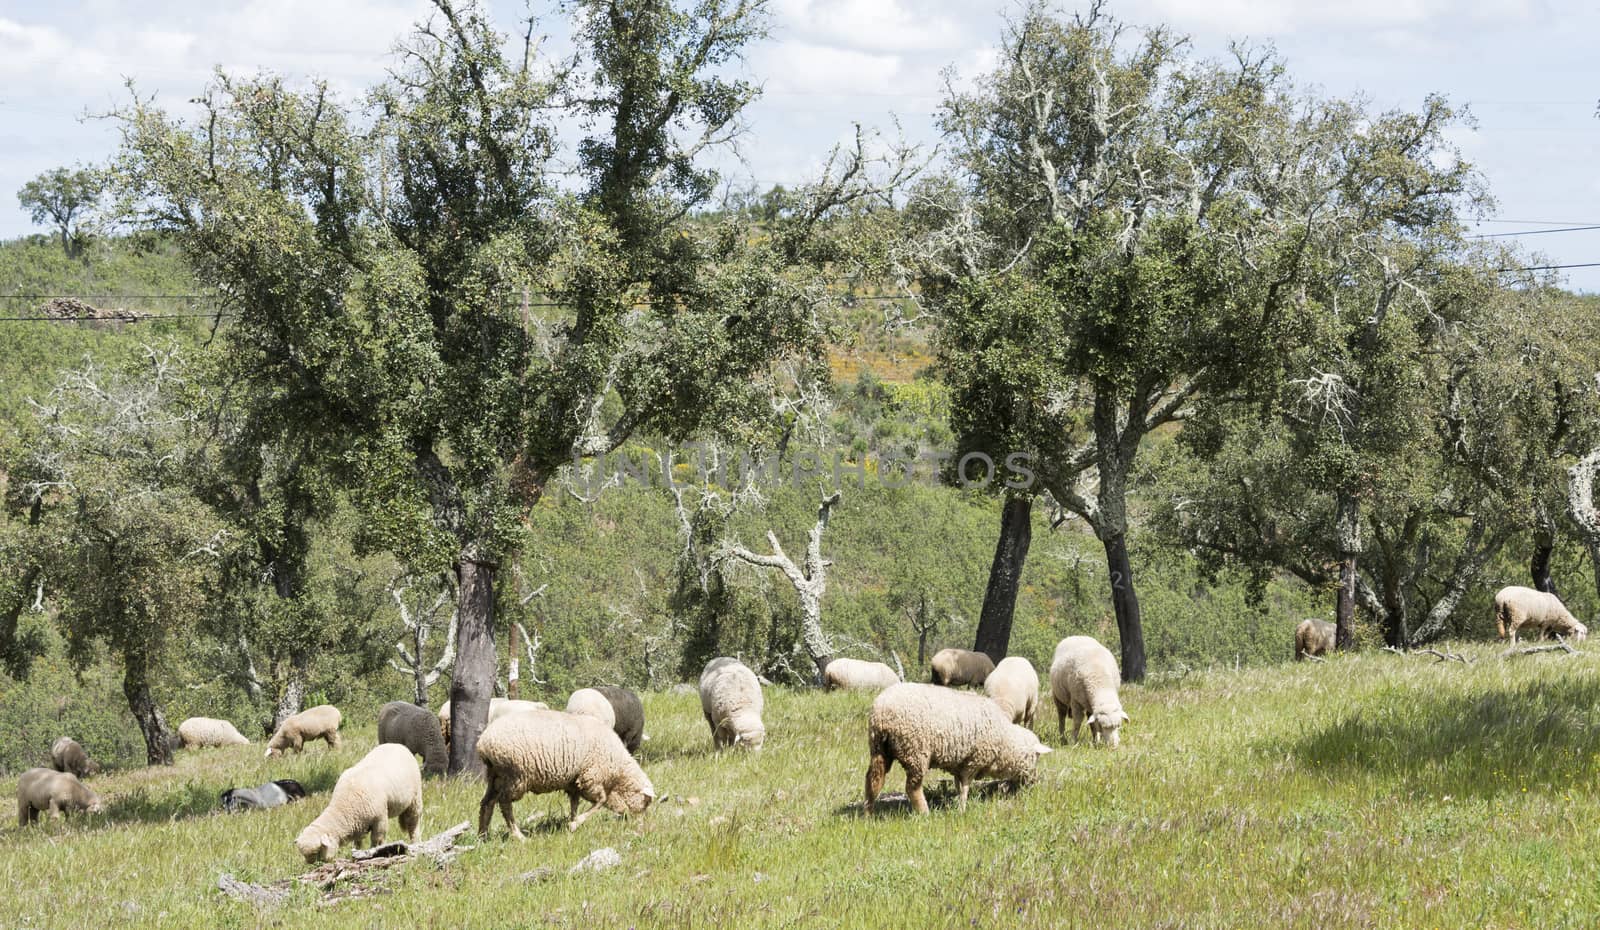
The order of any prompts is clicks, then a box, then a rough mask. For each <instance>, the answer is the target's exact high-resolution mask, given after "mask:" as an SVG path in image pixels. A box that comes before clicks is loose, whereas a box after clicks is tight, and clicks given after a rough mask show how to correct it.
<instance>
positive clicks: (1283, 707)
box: [0, 645, 1600, 930]
mask: <svg viewBox="0 0 1600 930" xmlns="http://www.w3.org/2000/svg"><path fill="white" fill-rule="evenodd" d="M1452 649H1453V650H1454V651H1459V652H1463V653H1465V654H1466V655H1468V656H1469V657H1471V658H1473V659H1474V660H1475V661H1474V662H1473V663H1472V664H1470V665H1463V664H1460V663H1456V662H1450V663H1435V662H1433V661H1432V660H1431V659H1430V658H1428V657H1416V656H1395V655H1388V654H1381V653H1376V654H1367V655H1363V656H1359V657H1349V658H1345V657H1339V658H1335V659H1333V660H1332V661H1329V662H1327V663H1326V664H1322V665H1316V664H1312V663H1306V664H1303V665H1284V666H1281V667H1278V668H1272V669H1264V670H1259V669H1258V670H1246V671H1242V672H1214V673H1205V674H1193V675H1189V676H1186V677H1185V678H1183V679H1182V680H1179V681H1169V682H1162V683H1157V684H1152V685H1149V686H1146V687H1141V688H1128V689H1126V694H1125V698H1124V703H1125V704H1126V706H1127V707H1128V709H1129V712H1130V713H1131V714H1132V718H1133V719H1132V721H1131V722H1130V724H1129V725H1128V728H1127V730H1126V731H1125V737H1124V743H1123V748H1122V749H1121V750H1119V751H1116V752H1108V751H1104V750H1095V749H1090V748H1088V747H1086V746H1084V747H1065V748H1063V749H1062V750H1061V751H1059V752H1056V753H1054V754H1052V755H1050V756H1047V757H1046V758H1045V760H1044V766H1043V777H1042V779H1041V781H1040V782H1039V783H1038V784H1036V785H1034V786H1032V787H1030V788H1029V789H1027V790H1025V791H1024V792H1022V793H1021V794H1020V795H1017V796H1011V797H1006V796H998V797H989V798H985V799H982V800H975V801H974V802H973V803H972V804H971V805H970V807H969V808H968V810H967V811H965V812H964V813H963V812H959V811H956V810H955V809H954V808H953V807H950V806H947V805H936V809H935V811H934V813H933V814H932V815H931V816H929V817H927V818H917V817H914V816H910V815H906V814H904V813H894V812H891V813H889V814H887V815H884V816H880V817H878V818H875V819H872V820H867V819H864V818H863V817H861V816H860V814H859V797H860V791H861V781H862V773H863V770H864V768H865V761H866V760H865V732H864V730H865V723H864V721H865V716H866V708H867V704H868V699H867V698H865V697H862V696H857V695H825V694H815V693H801V692H788V691H782V690H778V691H774V692H773V693H772V694H771V699H770V704H769V710H768V714H767V721H768V726H769V734H770V735H769V738H768V743H767V748H766V749H764V750H763V751H762V752H760V753H757V754H723V755H715V754H713V753H712V752H711V751H710V739H709V737H708V735H707V733H706V730H705V725H704V722H703V720H702V719H701V717H700V714H699V707H698V704H697V699H696V698H695V697H694V696H693V695H665V694H663V695H651V696H649V698H648V699H647V705H646V706H647V713H648V715H649V720H650V725H649V728H648V729H649V732H650V733H651V734H652V740H651V741H650V742H649V743H647V744H646V748H645V752H644V755H643V762H644V765H645V767H646V769H647V771H649V772H650V774H651V776H652V778H653V779H654V780H655V783H656V785H657V788H658V790H659V791H661V792H663V793H664V794H666V795H668V796H669V797H668V798H667V799H666V800H664V801H663V802H662V803H660V804H658V805H657V806H656V807H655V808H654V809H652V811H651V812H650V813H649V814H648V815H647V816H645V817H643V818H638V819H635V820H633V821H623V820H621V819H619V818H617V817H615V816H612V815H609V814H600V815H596V816H595V817H594V818H593V819H591V820H590V821H589V822H588V823H587V824H586V825H585V826H584V827H583V829H582V830H580V831H579V832H578V833H577V834H576V835H568V834H567V833H566V831H565V830H562V829H559V828H558V824H556V823H555V821H556V820H558V819H559V817H560V816H564V813H565V811H564V807H565V800H564V799H563V798H560V797H557V796H547V797H544V798H539V799H533V800H525V801H523V802H521V804H519V805H518V813H519V815H521V816H524V817H527V818H531V819H538V818H544V819H545V820H547V821H550V822H549V823H548V824H547V825H544V828H542V829H541V828H540V827H535V829H534V830H533V832H532V833H531V834H530V839H529V841H528V842H527V843H525V844H520V845H519V844H516V843H512V842H509V841H507V840H506V839H505V838H504V835H503V833H502V832H501V828H498V827H497V828H496V830H495V832H494V835H493V836H492V838H491V839H490V840H489V841H488V842H486V843H481V844H479V845H478V846H477V848H476V849H473V850H471V851H470V852H467V853H464V854H463V855H462V856H461V857H460V858H459V859H458V860H457V861H456V862H455V863H453V864H451V865H450V866H447V867H444V868H436V867H433V866H431V865H425V864H412V865H410V866H408V867H406V868H404V869H403V870H399V871H396V872H394V873H393V874H391V875H390V876H389V878H388V879H387V883H386V886H385V890H386V892H387V893H385V894H381V895H379V896H377V897H374V898H371V899H366V900H358V901H351V902H347V903H344V904H340V905H337V906H333V907H325V906H321V905H319V904H318V903H317V895H316V893H315V892H314V891H312V890H309V889H305V890H302V891H300V892H298V893H297V894H296V896H295V897H294V898H293V899H291V901H290V902H289V903H287V904H285V905H283V906H282V907H280V908H277V909H272V910H263V911H257V910H256V909H255V908H254V907H252V906H250V905H247V904H242V903H237V902H232V901H229V900H226V899H224V898H222V897H221V896H220V895H219V894H218V893H217V891H216V880H217V876H218V874H219V873H221V872H230V873H233V874H234V875H236V876H237V877H239V878H242V879H246V880H252V881H261V882H267V881H272V880H276V879H278V878H282V877H285V876H289V875H295V874H298V873H299V872H300V871H302V870H303V866H302V864H301V863H300V862H299V861H298V859H297V857H296V856H295V854H294V850H293V847H292V840H293V837H294V835H295V833H296V832H298V830H299V828H300V827H301V826H303V825H304V824H305V823H306V822H307V821H308V820H310V819H311V818H312V817H313V816H315V814H316V812H317V811H318V810H319V809H320V807H321V805H322V804H323V803H324V802H325V800H326V795H325V792H326V790H327V788H328V787H329V786H330V785H331V783H332V781H333V779H334V777H335V776H336V774H337V772H338V770H339V769H340V768H341V767H342V766H344V765H347V764H349V763H350V762H351V761H353V760H354V759H356V758H358V757H359V756H360V755H361V754H362V753H363V752H364V751H365V750H366V749H367V748H369V747H370V745H371V742H372V739H373V736H372V729H371V727H370V725H368V726H367V727H366V728H365V729H363V728H362V727H361V726H359V725H356V726H354V727H352V728H351V729H350V731H349V737H348V738H347V740H346V747H345V748H344V749H343V750H342V751H340V752H338V753H329V752H328V751H327V750H325V749H323V748H322V747H321V746H320V744H319V745H318V746H317V747H316V748H312V749H309V750H308V751H307V752H306V753H305V754H304V755H303V756H300V757H298V758H291V759H289V760H287V761H272V762H267V761H265V760H262V759H261V758H260V748H259V747H254V746H252V747H239V748H238V749H237V750H211V751H206V752H198V753H186V754H184V756H183V758H182V759H181V760H180V762H179V764H178V765H177V766H175V767H173V768H172V769H170V770H163V771H158V772H148V771H139V772H130V773H122V774H116V775H110V776H106V777H104V778H102V779H100V780H99V781H98V784H97V788H98V789H99V790H100V791H101V792H102V793H103V794H105V795H107V796H108V798H109V799H110V800H111V801H112V804H111V809H110V811H109V812H108V813H107V814H106V815H104V816H100V817H96V818H91V819H88V820H86V821H78V822H73V823H67V824H47V825H46V826H44V827H42V828H35V829H32V830H28V831H25V832H18V831H16V830H15V828H8V830H7V835H6V838H5V839H6V841H5V842H4V844H3V848H0V877H3V878H4V879H5V880H6V881H7V882H8V884H9V886H10V887H11V888H12V889H14V891H13V893H12V894H10V895H7V896H6V897H5V898H4V899H0V926H3V927H41V928H43V927H50V928H55V927H78V926H93V925H95V924H98V923H105V922H107V921H108V920H114V921H116V923H117V925H118V926H133V927H145V926H149V927H157V926H159V927H172V926H209V925H221V926H252V927H253V926H263V927H278V926H283V927H294V928H296V930H301V928H306V927H312V928H315V927H352V926H354V927H365V926H371V927H396V926H405V927H459V926H472V927H480V926H481V927H500V926H552V927H574V928H579V927H585V928H586V927H628V926H641V927H642V926H650V927H656V926H668V927H680V926H681V927H715V926H730V927H732V926H737V927H740V928H745V927H750V926H756V927H767V926H771V927H784V926H806V927H812V926H821V927H899V926H907V925H922V926H954V925H957V924H960V925H962V926H995V925H998V924H1001V923H1004V924H1009V925H1015V926H1043V925H1057V926H1106V927H1128V928H1132V927H1174V928H1176V927H1184V928H1190V927H1192V928H1211V927H1215V928H1235V927H1305V928H1347V927H1349V928H1354V927H1419V928H1421V927H1462V926H1472V927H1541V928H1542V927H1569V926H1570V927H1594V926H1597V925H1600V883H1597V881H1596V879H1597V878H1600V866H1597V865H1596V861H1597V854H1600V839H1597V836H1596V823H1597V822H1600V800H1597V798H1596V796H1595V792H1594V790H1593V789H1594V774H1595V758H1594V757H1595V752H1596V750H1597V749H1600V701H1597V700H1596V699H1597V698H1600V665H1597V663H1596V661H1595V659H1594V658H1593V657H1591V656H1589V655H1579V656H1563V655H1539V656H1527V657H1520V658H1516V659H1512V660H1509V661H1501V660H1499V659H1498V658H1497V657H1496V654H1495V650H1493V649H1492V648H1490V647H1471V646H1459V645H1458V646H1454V647H1452ZM346 710H347V712H348V713H347V719H352V718H353V719H354V720H355V721H357V723H358V724H359V722H360V721H362V719H363V717H364V716H370V714H367V715H364V714H363V713H362V711H361V709H358V708H347V709H346ZM1041 728H1042V729H1045V730H1047V731H1048V732H1049V734H1050V737H1049V739H1050V741H1051V742H1052V743H1054V741H1055V739H1054V721H1053V720H1052V721H1050V723H1049V724H1048V725H1047V726H1046V725H1044V724H1041ZM269 777H274V778H281V777H291V778H298V779H300V780H301V781H302V782H304V783H305V784H306V785H307V787H308V788H310V789H312V790H313V791H316V792H318V793H317V794H315V795H314V796H313V797H312V798H310V799H309V800H308V801H307V802H305V803H304V804H302V805H299V806H290V807H288V808H284V809H280V810H276V811H270V812H263V813H255V814H249V815H237V816H223V815H216V814H212V813H211V812H210V811H211V808H212V805H213V804H214V802H215V798H216V794H217V792H219V791H221V790H222V789H223V788H224V787H227V786H229V785H242V784H252V785H253V784H257V783H259V782H261V781H264V780H266V779H267V778H269ZM5 787H7V788H10V787H14V782H12V783H8V784H7V785H6V786H5ZM889 787H890V788H891V790H899V789H900V787H901V783H900V774H899V770H898V769H897V770H896V771H895V774H893V775H891V777H890V785H889ZM425 791H426V793H427V794H426V801H427V805H428V807H427V813H426V816H425V819H424V825H423V826H424V831H425V832H430V833H431V832H433V831H437V830H442V829H444V828H445V827H447V826H449V825H451V824H453V823H455V822H458V821H460V820H463V819H466V818H468V817H473V816H475V813H476V802H477V797H478V789H477V787H476V786H475V785H474V784H472V783H470V782H429V783H427V785H426V786H425ZM601 846H612V847H615V848H616V849H617V850H618V851H619V852H620V853H621V854H622V859H623V864H622V865H621V866H620V867H618V868H616V869H613V870H611V871H609V872H604V873H600V874H584V875H580V876H570V877H569V876H568V875H567V869H568V868H569V867H570V866H571V865H572V864H573V863H575V862H577V861H578V860H579V859H581V858H582V857H583V856H584V855H586V854H587V853H589V852H590V851H591V850H593V849H596V848H598V847H601Z"/></svg>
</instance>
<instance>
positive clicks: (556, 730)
mask: <svg viewBox="0 0 1600 930" xmlns="http://www.w3.org/2000/svg"><path fill="white" fill-rule="evenodd" d="M478 758H479V759H481V760H482V761H483V765H484V781H485V782H487V787H486V788H485V789H484V792H483V799H482V800H481V801H479V802H478V835H479V836H482V837H485V838H487V837H488V835H489V821H490V819H491V818H492V817H493V816H494V808H495V806H496V805H499V807H500V814H501V816H503V817H504V818H505V821H506V829H507V831H508V833H509V834H510V836H511V837H512V838H513V839H516V840H518V841H521V840H522V839H523V835H522V831H521V830H520V829H518V828H517V821H516V818H514V817H513V816H512V814H511V805H512V803H514V802H515V801H517V800H519V799H520V798H521V797H522V796H523V795H525V794H544V793H547V792H550V791H565V792H566V794H567V798H568V799H569V800H570V801H571V802H572V808H571V811H570V812H569V813H568V815H567V829H568V830H569V831H575V830H577V829H578V827H580V826H582V825H583V822H584V821H585V820H587V819H589V815H591V814H593V813H594V812H595V811H596V810H598V809H599V808H600V807H601V806H602V805H604V806H605V807H607V808H609V809H610V810H613V811H615V812H617V813H618V814H622V815H623V816H627V815H629V814H642V813H644V811H645V809H646V808H648V807H649V806H650V802H651V801H653V800H655V796H656V789H655V786H654V785H652V784H651V783H650V779H649V777H648V776H646V775H645V773H644V770H643V769H641V768H639V763H637V762H635V761H634V759H633V756H631V755H629V754H628V749H627V747H625V746H623V745H622V740H621V739H620V738H619V737H618V736H617V734H616V733H614V732H612V730H611V728H610V727H608V726H606V725H605V724H604V723H602V722H601V721H599V720H596V719H594V718H593V717H588V716H584V715H582V714H567V713H561V712H560V711H552V710H540V711H531V712H529V713H524V714H510V715H508V716H505V717H502V718H500V719H499V720H496V721H495V722H493V723H491V724H489V725H488V726H487V727H484V729H483V734H482V735H480V736H479V737H478ZM580 798H581V799H583V800H587V801H589V802H590V807H589V809H588V810H586V811H584V812H583V813H582V814H579V813H578V801H579V799H580Z"/></svg>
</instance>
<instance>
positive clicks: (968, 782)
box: [956, 775, 972, 810]
mask: <svg viewBox="0 0 1600 930" xmlns="http://www.w3.org/2000/svg"><path fill="white" fill-rule="evenodd" d="M971 788H972V776H971V775H957V776H956V791H957V801H956V804H957V806H958V807H959V809H961V810H966V809H967V792H968V791H969V790H971Z"/></svg>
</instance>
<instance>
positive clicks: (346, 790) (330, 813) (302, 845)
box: [294, 743, 422, 862]
mask: <svg viewBox="0 0 1600 930" xmlns="http://www.w3.org/2000/svg"><path fill="white" fill-rule="evenodd" d="M395 816H398V817H399V818H400V829H402V830H404V831H406V839H408V840H410V841H412V842H415V841H416V839H417V827H418V826H419V825H420V824H421V823H422V772H421V771H420V770H419V769H418V768H417V760H416V758H415V757H414V756H412V755H411V750H409V749H407V748H406V747H404V746H401V745H398V744H396V743H384V744H383V745H381V746H379V747H377V748H376V749H374V750H372V751H371V752H369V753H367V754H366V756H364V757H363V758H362V759H361V761H360V762H357V763H356V764H355V765H352V766H351V767H349V768H347V769H345V770H344V773H343V774H342V775H340V776H339V780H338V781H337V782H336V783H335V784H334V786H333V796H332V797H331V798H329V799H328V806H327V807H326V808H325V809H324V810H323V811H322V813H321V814H319V815H318V816H317V819H316V820H313V821H311V823H310V824H308V825H307V826H306V828H305V829H304V830H301V831H300V835H299V836H298V837H296V838H295V841H294V848H295V849H297V850H299V852H300V855H302V856H304V857H305V860H306V861H307V862H316V861H318V860H319V859H332V858H334V857H336V856H338V855H339V847H340V846H342V845H344V844H345V843H347V842H349V843H356V842H359V841H360V839H361V837H362V836H363V835H366V834H370V835H371V838H372V845H373V846H381V845H382V844H383V838H384V835H385V834H386V833H387V832H388V828H389V818H390V817H395Z"/></svg>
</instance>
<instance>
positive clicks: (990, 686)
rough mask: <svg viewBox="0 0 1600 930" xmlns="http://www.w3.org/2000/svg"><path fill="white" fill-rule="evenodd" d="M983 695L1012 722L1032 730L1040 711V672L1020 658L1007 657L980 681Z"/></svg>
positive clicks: (1030, 663)
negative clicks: (1034, 718)
mask: <svg viewBox="0 0 1600 930" xmlns="http://www.w3.org/2000/svg"><path fill="white" fill-rule="evenodd" d="M983 693H984V694H987V695H988V696H989V700H991V701H994V702H995V704H997V705H999V707H1000V709H1001V710H1003V711H1005V712H1006V716H1008V717H1010V718H1011V722H1012V723H1020V724H1022V725H1023V726H1025V727H1027V728H1028V729H1030V730H1031V729H1033V717H1034V714H1036V713H1038V710H1039V673H1038V672H1037V671H1035V670H1034V668H1033V663H1032V662H1029V661H1028V660H1027V659H1024V658H1023V657H1022V656H1007V657H1006V658H1004V659H1001V660H1000V664H999V665H996V666H995V667H994V671H992V672H990V673H989V677H988V678H985V679H984V681H983Z"/></svg>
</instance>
